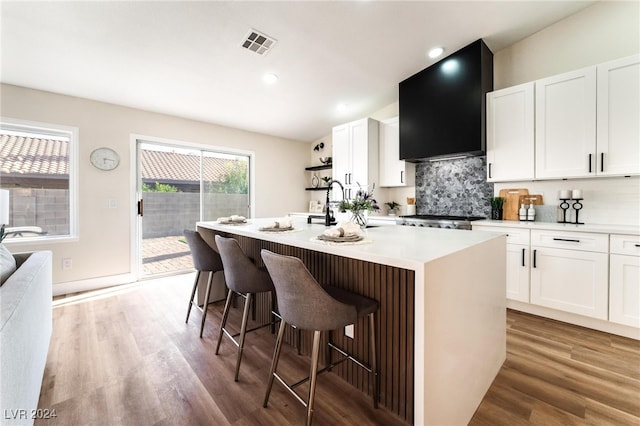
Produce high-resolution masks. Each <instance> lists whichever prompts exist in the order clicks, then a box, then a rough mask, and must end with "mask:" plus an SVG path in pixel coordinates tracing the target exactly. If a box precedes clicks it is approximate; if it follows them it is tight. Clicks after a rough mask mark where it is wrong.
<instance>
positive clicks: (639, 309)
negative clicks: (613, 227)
mask: <svg viewBox="0 0 640 426" xmlns="http://www.w3.org/2000/svg"><path fill="white" fill-rule="evenodd" d="M610 245H611V248H610V251H611V255H610V258H609V262H610V277H609V321H612V322H615V323H618V324H624V325H630V326H633V327H640V237H638V236H633V235H617V234H613V235H611V240H610Z"/></svg>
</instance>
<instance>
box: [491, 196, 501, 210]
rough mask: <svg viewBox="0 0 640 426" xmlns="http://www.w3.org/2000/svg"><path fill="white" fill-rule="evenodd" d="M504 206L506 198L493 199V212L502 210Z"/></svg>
mask: <svg viewBox="0 0 640 426" xmlns="http://www.w3.org/2000/svg"><path fill="white" fill-rule="evenodd" d="M503 204H504V198H502V197H491V208H492V209H493V210H502V205H503Z"/></svg>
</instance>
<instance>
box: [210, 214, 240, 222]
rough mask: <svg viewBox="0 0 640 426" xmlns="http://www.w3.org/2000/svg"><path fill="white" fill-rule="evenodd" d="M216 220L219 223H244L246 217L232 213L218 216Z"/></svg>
mask: <svg viewBox="0 0 640 426" xmlns="http://www.w3.org/2000/svg"><path fill="white" fill-rule="evenodd" d="M217 220H218V222H219V223H244V222H246V221H247V218H246V217H244V216H239V215H237V214H232V215H231V216H229V217H226V216H225V217H219V218H218V219H217Z"/></svg>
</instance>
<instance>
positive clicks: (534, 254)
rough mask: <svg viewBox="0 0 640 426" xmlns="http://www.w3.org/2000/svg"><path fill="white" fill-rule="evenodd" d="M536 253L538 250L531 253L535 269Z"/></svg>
mask: <svg viewBox="0 0 640 426" xmlns="http://www.w3.org/2000/svg"><path fill="white" fill-rule="evenodd" d="M537 253H538V250H534V251H533V267H534V268H535V267H536V254H537Z"/></svg>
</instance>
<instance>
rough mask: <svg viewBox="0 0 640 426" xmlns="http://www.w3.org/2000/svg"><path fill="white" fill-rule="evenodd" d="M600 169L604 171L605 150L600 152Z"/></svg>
mask: <svg viewBox="0 0 640 426" xmlns="http://www.w3.org/2000/svg"><path fill="white" fill-rule="evenodd" d="M600 171H601V172H604V152H601V153H600Z"/></svg>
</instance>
